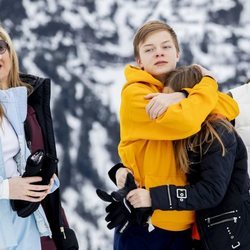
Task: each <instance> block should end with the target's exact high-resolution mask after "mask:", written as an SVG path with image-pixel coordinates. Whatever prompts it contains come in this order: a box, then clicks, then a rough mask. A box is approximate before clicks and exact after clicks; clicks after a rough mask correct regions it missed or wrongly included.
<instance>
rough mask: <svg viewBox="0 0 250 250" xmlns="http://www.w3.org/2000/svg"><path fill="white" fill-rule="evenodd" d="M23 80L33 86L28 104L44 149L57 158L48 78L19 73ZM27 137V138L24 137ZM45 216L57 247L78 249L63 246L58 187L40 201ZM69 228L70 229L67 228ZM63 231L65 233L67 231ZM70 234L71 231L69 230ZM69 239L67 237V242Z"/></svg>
mask: <svg viewBox="0 0 250 250" xmlns="http://www.w3.org/2000/svg"><path fill="white" fill-rule="evenodd" d="M20 78H21V80H22V81H23V82H25V83H28V84H30V85H31V86H32V87H33V92H32V94H31V95H30V96H29V97H28V105H30V106H32V108H33V109H34V110H35V115H36V119H37V121H38V123H39V125H40V127H41V131H42V137H43V144H44V150H45V153H46V154H47V155H49V156H50V157H51V158H53V159H57V154H56V147H55V137H54V131H53V124H52V118H51V110H50V89H51V83H50V79H45V78H40V77H36V76H33V75H27V74H20ZM26 139H27V138H26ZM50 163H51V164H56V174H57V175H58V166H57V160H56V161H51V162H50ZM42 206H43V208H44V211H45V214H46V217H47V219H48V222H49V224H50V228H51V231H52V237H53V239H54V241H55V243H56V247H57V249H78V248H67V247H66V248H65V246H64V245H62V244H63V243H64V244H65V241H64V236H65V235H64V232H62V231H61V230H62V227H63V228H64V227H67V228H66V229H68V223H67V220H66V217H65V214H64V212H63V210H62V208H61V200H60V189H59V188H58V189H57V190H55V191H54V192H53V193H51V194H49V195H47V196H46V198H45V199H44V200H43V201H42ZM68 230H71V229H68ZM68 230H67V231H65V234H67V233H68ZM69 233H70V234H72V233H71V231H70V232H69ZM70 240H71V239H69V237H68V238H67V244H68V242H70ZM72 241H73V243H72V244H73V245H77V240H76V238H75V236H74V237H73V240H72ZM70 243H71V242H70Z"/></svg>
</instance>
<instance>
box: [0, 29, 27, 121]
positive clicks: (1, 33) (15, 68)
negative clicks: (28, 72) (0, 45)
mask: <svg viewBox="0 0 250 250" xmlns="http://www.w3.org/2000/svg"><path fill="white" fill-rule="evenodd" d="M0 39H2V40H4V41H5V42H6V43H7V44H8V52H9V56H10V62H11V68H10V72H9V75H8V79H7V81H8V82H7V83H8V87H9V88H13V87H18V86H25V87H27V89H28V93H29V94H30V93H31V92H32V87H31V85H29V84H27V83H24V82H22V81H21V79H20V76H19V62H18V57H17V54H16V51H15V49H14V46H13V43H12V40H11V38H10V36H9V34H8V33H7V31H6V30H5V29H4V28H3V27H2V26H0ZM3 114H4V112H3V108H2V106H1V105H0V120H1V118H2V117H3Z"/></svg>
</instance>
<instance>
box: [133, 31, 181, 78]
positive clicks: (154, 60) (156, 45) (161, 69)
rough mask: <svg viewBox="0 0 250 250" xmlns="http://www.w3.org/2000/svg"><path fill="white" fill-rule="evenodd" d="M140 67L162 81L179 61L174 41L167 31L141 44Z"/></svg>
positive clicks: (138, 60)
mask: <svg viewBox="0 0 250 250" xmlns="http://www.w3.org/2000/svg"><path fill="white" fill-rule="evenodd" d="M139 55H140V56H139V58H138V59H137V63H138V65H139V66H140V67H141V68H143V69H144V70H145V71H147V72H148V73H150V74H151V75H152V76H154V77H155V78H157V79H158V80H160V81H162V82H163V81H164V80H165V77H166V73H168V72H170V71H172V70H174V69H175V68H176V64H177V62H178V61H179V53H177V51H176V48H175V45H174V42H173V39H172V37H171V35H170V34H169V32H167V31H156V32H155V33H153V34H151V35H149V36H148V37H147V38H146V40H145V41H144V42H142V43H140V44H139Z"/></svg>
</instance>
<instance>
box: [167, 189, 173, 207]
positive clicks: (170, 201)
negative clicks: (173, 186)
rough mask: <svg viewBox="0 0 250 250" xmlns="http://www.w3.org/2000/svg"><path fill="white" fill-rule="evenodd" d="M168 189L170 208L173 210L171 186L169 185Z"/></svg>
mask: <svg viewBox="0 0 250 250" xmlns="http://www.w3.org/2000/svg"><path fill="white" fill-rule="evenodd" d="M167 189H168V200H169V206H170V208H173V207H172V200H171V193H170V187H169V185H167Z"/></svg>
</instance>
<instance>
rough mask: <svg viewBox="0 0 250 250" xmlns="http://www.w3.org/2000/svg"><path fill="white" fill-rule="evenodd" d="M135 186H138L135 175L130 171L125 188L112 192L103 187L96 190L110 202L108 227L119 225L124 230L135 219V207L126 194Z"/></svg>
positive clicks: (107, 210)
mask: <svg viewBox="0 0 250 250" xmlns="http://www.w3.org/2000/svg"><path fill="white" fill-rule="evenodd" d="M135 188H137V186H136V184H135V181H134V177H133V175H132V174H131V173H129V174H128V175H127V179H126V182H125V186H124V187H123V188H121V189H118V190H116V191H113V192H112V193H111V194H108V193H107V192H105V191H103V190H101V189H97V190H96V193H97V195H98V196H99V198H100V199H102V200H103V201H106V202H110V204H109V205H108V206H107V207H106V212H107V213H108V215H107V216H106V218H105V220H106V221H107V222H108V224H107V227H108V229H113V228H115V227H119V231H120V232H123V231H124V230H125V229H126V228H127V227H128V226H129V225H130V224H131V223H132V222H133V221H134V215H135V214H134V210H135V209H134V208H133V207H132V206H131V205H130V203H129V202H128V201H127V200H126V196H127V194H128V193H129V192H130V191H131V190H133V189H135Z"/></svg>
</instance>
